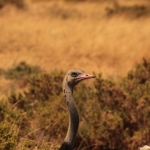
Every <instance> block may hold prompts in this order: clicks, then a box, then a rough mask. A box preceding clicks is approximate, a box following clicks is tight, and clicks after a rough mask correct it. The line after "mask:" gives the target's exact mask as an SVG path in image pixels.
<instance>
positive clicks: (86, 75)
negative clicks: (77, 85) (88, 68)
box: [76, 73, 96, 80]
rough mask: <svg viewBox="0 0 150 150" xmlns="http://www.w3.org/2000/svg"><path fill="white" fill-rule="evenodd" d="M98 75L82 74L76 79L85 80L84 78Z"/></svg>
mask: <svg viewBox="0 0 150 150" xmlns="http://www.w3.org/2000/svg"><path fill="white" fill-rule="evenodd" d="M95 77H96V76H94V75H90V74H86V73H85V74H82V75H81V76H79V77H77V78H76V79H79V80H84V79H90V78H95Z"/></svg>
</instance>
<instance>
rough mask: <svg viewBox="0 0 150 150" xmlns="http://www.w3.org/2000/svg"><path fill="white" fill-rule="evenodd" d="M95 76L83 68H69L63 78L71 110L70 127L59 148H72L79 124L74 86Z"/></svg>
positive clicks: (69, 149) (66, 149) (68, 105)
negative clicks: (82, 69)
mask: <svg viewBox="0 0 150 150" xmlns="http://www.w3.org/2000/svg"><path fill="white" fill-rule="evenodd" d="M90 78H95V76H94V75H89V74H86V73H85V72H83V71H81V70H74V69H72V70H69V71H68V72H67V73H66V75H65V77H64V80H63V92H64V97H65V100H66V104H67V107H68V111H69V127H68V131H67V134H66V137H65V139H64V142H63V144H62V145H61V147H60V149H59V150H72V149H73V143H74V139H75V136H76V133H77V130H78V125H79V113H78V110H77V106H76V103H75V101H74V98H73V88H74V87H75V85H77V84H78V83H79V82H80V81H82V80H85V79H90Z"/></svg>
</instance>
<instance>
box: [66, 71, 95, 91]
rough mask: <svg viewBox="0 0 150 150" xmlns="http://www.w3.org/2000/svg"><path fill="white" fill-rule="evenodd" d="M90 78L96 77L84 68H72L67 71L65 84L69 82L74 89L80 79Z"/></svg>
mask: <svg viewBox="0 0 150 150" xmlns="http://www.w3.org/2000/svg"><path fill="white" fill-rule="evenodd" d="M90 78H95V76H94V75H89V74H86V73H85V72H83V71H82V70H76V69H71V70H69V71H68V72H67V73H66V76H65V78H64V80H63V86H64V85H65V84H67V85H68V86H69V87H70V88H71V89H73V88H74V86H75V85H77V84H78V83H79V82H80V81H82V80H85V79H90Z"/></svg>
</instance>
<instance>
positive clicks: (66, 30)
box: [0, 0, 150, 79]
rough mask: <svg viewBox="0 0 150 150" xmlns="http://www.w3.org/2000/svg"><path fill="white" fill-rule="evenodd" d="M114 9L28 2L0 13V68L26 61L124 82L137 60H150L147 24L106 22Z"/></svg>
mask: <svg viewBox="0 0 150 150" xmlns="http://www.w3.org/2000/svg"><path fill="white" fill-rule="evenodd" d="M118 2H119V4H120V5H125V4H126V5H127V4H128V5H129V6H132V5H135V1H130V2H129V3H125V1H123V0H120V1H118ZM144 3H146V1H140V5H141V4H142V5H144ZM113 5H114V4H113V3H111V2H110V1H109V2H107V3H100V2H99V3H98V2H97V3H94V2H93V3H91V2H83V3H68V2H64V1H49V2H48V1H46V2H39V3H33V2H28V3H27V7H26V9H25V10H18V9H16V8H14V7H12V6H9V5H8V6H6V7H4V8H2V9H1V10H0V16H1V21H0V28H1V36H0V60H1V63H0V67H2V68H9V67H11V66H12V65H14V64H17V63H19V62H20V61H26V62H27V63H29V64H31V65H39V66H40V67H41V68H43V69H46V70H47V71H50V70H55V69H58V70H67V69H70V68H80V69H82V70H86V71H87V72H92V71H94V72H102V73H103V76H104V77H108V78H114V79H116V78H119V77H122V76H124V75H125V74H126V73H127V72H128V71H129V70H130V69H131V68H133V66H134V65H135V64H136V63H137V62H139V61H141V59H142V57H147V58H148V57H150V53H149V49H150V42H149V36H150V18H149V17H141V18H132V14H131V15H129V14H128V15H126V16H125V15H122V14H120V15H116V16H111V17H110V16H107V15H106V7H110V8H112V7H113ZM146 5H148V2H147V3H146Z"/></svg>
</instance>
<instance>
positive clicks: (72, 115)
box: [63, 83, 79, 146]
mask: <svg viewBox="0 0 150 150" xmlns="http://www.w3.org/2000/svg"><path fill="white" fill-rule="evenodd" d="M63 92H64V96H65V100H66V104H67V107H68V111H69V127H68V131H67V135H66V137H65V140H64V142H66V143H68V144H70V145H71V146H72V145H73V143H74V139H75V136H76V133H77V130H78V125H79V113H78V110H77V107H76V103H75V101H74V98H73V88H71V87H69V86H68V84H67V83H65V84H63Z"/></svg>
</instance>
